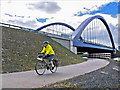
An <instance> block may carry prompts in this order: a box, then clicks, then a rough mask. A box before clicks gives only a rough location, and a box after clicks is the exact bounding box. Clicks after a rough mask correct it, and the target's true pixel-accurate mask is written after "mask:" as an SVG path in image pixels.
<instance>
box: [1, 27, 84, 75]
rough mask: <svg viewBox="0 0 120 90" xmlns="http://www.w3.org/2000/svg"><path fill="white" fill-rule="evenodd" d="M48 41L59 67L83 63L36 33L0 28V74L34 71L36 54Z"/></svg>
mask: <svg viewBox="0 0 120 90" xmlns="http://www.w3.org/2000/svg"><path fill="white" fill-rule="evenodd" d="M45 40H48V41H49V42H50V45H51V46H52V47H53V49H54V50H55V53H56V56H55V58H57V59H58V60H59V64H60V66H64V65H70V64H76V63H80V62H83V61H84V59H82V58H81V57H80V56H78V55H75V54H74V53H72V52H71V51H69V50H67V49H66V48H64V47H63V46H61V45H60V44H59V43H57V42H55V41H53V40H52V39H51V38H49V37H47V36H44V35H42V34H38V33H32V32H29V31H23V30H19V29H13V28H9V27H2V48H3V49H2V73H9V72H19V71H26V70H34V65H35V62H36V61H37V60H36V57H37V53H38V52H40V51H41V50H42V42H43V41H45Z"/></svg>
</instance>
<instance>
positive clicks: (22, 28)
mask: <svg viewBox="0 0 120 90" xmlns="http://www.w3.org/2000/svg"><path fill="white" fill-rule="evenodd" d="M0 25H1V26H6V27H10V28H17V29H21V30H25V31H33V29H30V28H25V27H21V26H16V25H11V24H6V23H0Z"/></svg>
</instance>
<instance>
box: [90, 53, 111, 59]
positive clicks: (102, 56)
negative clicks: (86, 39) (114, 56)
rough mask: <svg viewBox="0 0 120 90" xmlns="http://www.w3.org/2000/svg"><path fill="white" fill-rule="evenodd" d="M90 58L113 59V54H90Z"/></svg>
mask: <svg viewBox="0 0 120 90" xmlns="http://www.w3.org/2000/svg"><path fill="white" fill-rule="evenodd" d="M88 57H89V58H106V59H111V53H89V54H88Z"/></svg>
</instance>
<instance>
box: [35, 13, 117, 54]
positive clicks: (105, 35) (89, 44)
mask: <svg viewBox="0 0 120 90" xmlns="http://www.w3.org/2000/svg"><path fill="white" fill-rule="evenodd" d="M35 32H38V33H45V34H46V35H48V36H50V37H51V38H52V39H53V40H55V41H57V42H59V43H60V44H61V45H63V46H65V47H66V48H68V49H70V50H71V51H72V52H74V53H76V54H77V53H79V52H88V53H113V52H114V51H115V45H114V40H113V37H112V33H111V31H110V28H109V26H108V24H107V22H106V20H105V19H104V18H103V17H102V16H100V15H97V16H93V17H89V18H87V19H86V20H84V21H83V22H82V23H81V24H80V25H79V26H78V28H77V29H74V28H73V27H72V26H70V25H68V24H65V23H60V22H57V23H51V24H47V25H44V26H42V27H40V28H38V29H37V30H35Z"/></svg>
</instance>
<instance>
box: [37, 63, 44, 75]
mask: <svg viewBox="0 0 120 90" xmlns="http://www.w3.org/2000/svg"><path fill="white" fill-rule="evenodd" d="M35 71H36V73H37V74H38V75H43V74H44V73H45V71H46V65H45V62H44V61H38V62H37V63H36V65H35Z"/></svg>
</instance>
